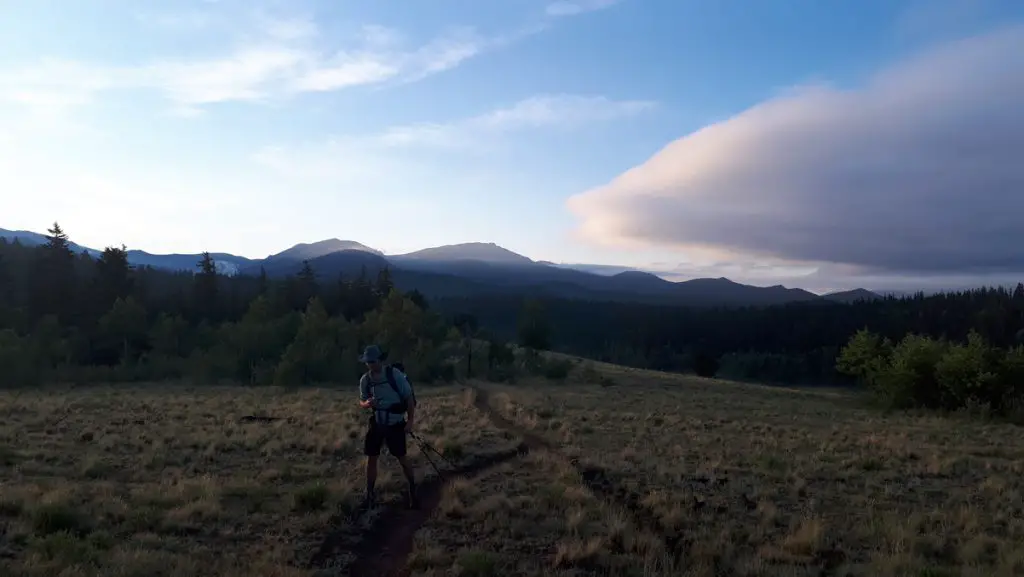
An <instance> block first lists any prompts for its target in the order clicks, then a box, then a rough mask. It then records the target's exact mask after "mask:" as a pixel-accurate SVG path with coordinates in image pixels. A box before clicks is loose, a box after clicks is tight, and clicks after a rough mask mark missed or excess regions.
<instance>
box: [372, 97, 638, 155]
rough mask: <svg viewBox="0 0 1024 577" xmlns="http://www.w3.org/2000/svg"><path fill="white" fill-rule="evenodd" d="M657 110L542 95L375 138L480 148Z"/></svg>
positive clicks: (623, 102)
mask: <svg viewBox="0 0 1024 577" xmlns="http://www.w3.org/2000/svg"><path fill="white" fill-rule="evenodd" d="M654 106H655V103H654V102H651V101H647V100H611V99H609V98H607V97H604V96H580V95H570V94H556V95H540V96H534V97H531V98H527V99H524V100H520V101H519V102H516V103H515V104H513V105H512V106H509V107H505V108H499V109H496V110H492V111H490V112H487V113H484V114H481V115H478V116H473V117H470V118H465V119H460V120H456V121H453V122H448V123H419V124H412V125H407V126H399V127H393V128H390V129H388V130H387V131H385V132H384V133H382V134H380V135H378V136H376V137H374V139H375V140H377V141H378V142H381V143H383V144H386V145H390V146H403V147H404V146H443V147H478V146H480V145H481V144H484V141H486V140H488V139H491V138H493V137H495V136H496V135H500V134H507V133H512V132H518V131H522V130H529V129H537V128H545V127H546V128H560V129H572V128H579V127H584V126H586V125H589V124H593V123H600V122H607V121H610V120H615V119H617V118H622V117H627V116H633V115H635V114H639V113H641V112H644V111H646V110H649V109H651V108H653V107H654Z"/></svg>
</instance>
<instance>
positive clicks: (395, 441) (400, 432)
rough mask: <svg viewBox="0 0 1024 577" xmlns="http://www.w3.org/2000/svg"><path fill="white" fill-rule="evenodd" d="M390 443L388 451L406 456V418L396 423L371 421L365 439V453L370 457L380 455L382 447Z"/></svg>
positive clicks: (395, 454)
mask: <svg viewBox="0 0 1024 577" xmlns="http://www.w3.org/2000/svg"><path fill="white" fill-rule="evenodd" d="M384 443H387V445H388V452H389V453H391V454H392V455H394V456H396V457H404V456H405V448H406V447H405V420H404V419H403V420H402V421H401V422H399V423H395V424H394V425H378V424H376V423H370V424H369V426H368V427H367V430H366V438H365V439H363V454H364V455H366V456H369V457H376V456H378V455H380V448H381V446H382V445H384Z"/></svg>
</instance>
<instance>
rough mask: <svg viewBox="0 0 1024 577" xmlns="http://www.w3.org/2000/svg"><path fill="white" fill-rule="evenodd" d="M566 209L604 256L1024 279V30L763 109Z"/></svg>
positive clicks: (715, 128)
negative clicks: (728, 259) (653, 251)
mask: <svg viewBox="0 0 1024 577" xmlns="http://www.w3.org/2000/svg"><path fill="white" fill-rule="evenodd" d="M568 205H569V208H570V209H571V210H572V211H573V212H574V213H575V214H576V215H578V216H579V217H580V218H581V219H582V226H581V229H580V232H581V233H582V234H583V235H584V236H585V237H587V238H589V239H590V240H593V241H597V242H603V243H612V244H627V243H644V244H650V245H661V246H678V247H703V248H705V249H712V250H720V251H724V252H730V253H743V254H747V255H754V256H760V257H773V258H781V259H786V260H793V261H803V262H819V263H820V262H831V263H841V264H845V265H853V266H855V267H858V268H864V269H873V270H881V271H885V270H887V271H929V272H951V271H968V270H970V271H979V272H980V271H989V272H992V271H1003V270H1017V271H1019V270H1024V251H1021V250H1020V246H1021V242H1022V241H1024V218H1021V214H1024V27H1013V28H1008V29H1003V30H1000V31H997V32H995V33H992V34H988V35H985V36H980V37H975V38H970V39H967V40H963V41H959V42H956V43H953V44H949V45H946V46H942V47H940V48H938V49H936V50H933V51H931V52H929V53H926V54H923V55H920V56H917V57H915V58H913V59H911V60H908V61H905V62H903V63H901V64H899V65H898V66H895V67H893V68H891V69H888V70H885V71H883V72H882V73H880V74H878V75H876V76H875V77H874V78H872V79H871V81H870V82H869V83H867V84H866V85H865V86H864V87H862V88H859V89H855V90H837V89H832V88H826V87H812V88H805V89H801V90H799V91H796V92H794V93H792V94H790V95H787V96H785V97H781V98H777V99H774V100H771V101H768V102H764V103H762V104H760V105H758V106H755V107H753V108H751V109H749V110H746V111H744V112H742V113H740V114H738V115H737V116H735V117H733V118H731V119H729V120H726V121H724V122H721V123H719V124H715V125H712V126H708V127H706V128H704V129H702V130H700V131H698V132H695V133H693V134H690V135H688V136H685V137H682V138H680V139H678V140H676V141H674V142H672V143H670V144H668V145H667V146H666V147H665V148H663V149H662V150H661V151H659V152H658V153H657V154H655V155H654V156H653V157H651V158H650V159H649V160H647V161H646V162H644V163H643V164H641V165H639V166H636V167H634V168H632V169H630V170H628V171H627V172H625V173H623V174H622V175H620V176H619V177H617V178H615V179H614V180H612V181H611V182H609V183H608V184H606V185H604V186H601V187H598V188H595V189H592V190H589V191H586V192H584V193H582V194H579V195H576V196H574V197H572V198H571V199H570V200H569V202H568Z"/></svg>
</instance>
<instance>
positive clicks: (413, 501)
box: [359, 345, 419, 509]
mask: <svg viewBox="0 0 1024 577" xmlns="http://www.w3.org/2000/svg"><path fill="white" fill-rule="evenodd" d="M383 360H384V355H383V354H382V353H381V350H380V348H379V347H378V346H377V345H370V346H368V347H366V350H365V351H364V352H363V354H362V355H361V356H360V357H359V361H360V362H363V363H366V368H367V371H366V372H365V373H363V376H362V378H360V379H359V406H360V407H362V408H363V409H372V410H373V415H372V416H371V417H370V419H369V426H368V428H367V430H366V437H365V439H364V440H363V454H365V455H366V500H365V501H364V505H365V506H372V505H373V504H374V503H375V501H376V493H375V492H374V489H375V485H376V483H377V460H378V458H379V457H380V449H381V446H382V445H383V444H385V443H386V444H387V446H388V452H390V453H391V454H392V455H394V456H395V458H396V459H398V463H399V464H400V465H401V466H402V471H403V472H404V473H405V478H406V480H407V481H408V482H409V495H408V501H407V505H408V507H409V508H411V509H414V508H417V507H419V498H418V495H416V478H415V475H414V474H413V470H412V466H411V465H409V460H408V459H407V458H406V456H405V453H406V444H405V437H406V434H407V433H410V432H412V428H413V425H414V424H415V422H416V398H415V396H414V395H413V393H412V386H411V385H410V384H409V379H408V378H407V377H406V376H405V373H404V372H402V371H400V370H398V369H397V368H395V367H393V366H387V367H385V366H384V365H383V363H382V361H383ZM405 413H408V415H409V416H408V420H406V418H405Z"/></svg>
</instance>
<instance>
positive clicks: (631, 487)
mask: <svg viewBox="0 0 1024 577" xmlns="http://www.w3.org/2000/svg"><path fill="white" fill-rule="evenodd" d="M592 367H593V369H592V370H578V371H577V373H576V374H577V375H586V378H585V379H583V380H584V381H593V382H580V379H579V378H578V377H577V378H576V379H575V381H574V382H571V383H566V384H552V383H550V382H524V383H520V384H517V385H514V386H513V385H494V384H485V383H478V384H477V386H480V387H486V389H487V390H488V391H489V392H490V402H491V406H492V407H493V409H494V410H495V411H496V412H498V413H499V414H501V415H503V416H504V417H506V418H507V419H509V420H511V421H513V422H514V423H516V424H517V425H518V426H519V427H521V428H522V429H524V430H528V431H529V432H531V433H533V434H535V435H538V436H541V437H543V438H545V439H547V440H548V441H549V442H550V443H551V444H552V445H553V446H554V450H553V451H546V450H534V451H532V452H531V453H530V454H529V455H528V456H526V457H522V458H520V459H517V460H514V461H510V462H506V463H504V464H502V465H499V466H498V467H495V468H492V469H489V470H487V471H484V472H483V473H481V474H479V475H478V476H476V477H472V478H468V479H458V480H455V481H454V482H453V485H452V486H451V487H450V488H449V489H448V490H447V492H446V493H445V495H444V496H443V498H442V500H441V503H440V505H439V506H438V508H437V509H436V510H435V511H434V512H433V515H432V517H431V518H430V519H429V520H428V522H427V523H426V524H425V525H424V526H423V527H422V528H421V529H420V531H419V532H418V534H417V536H416V539H415V543H414V549H413V552H412V554H411V556H410V557H409V559H408V566H409V568H410V569H411V573H412V575H418V576H424V577H425V576H435V577H440V576H442V575H445V576H450V575H457V576H467V577H468V576H484V575H510V576H514V575H523V576H526V575H530V576H535V575H536V576H544V575H551V576H555V575H557V576H560V577H568V576H582V575H594V574H599V575H621V576H627V575H637V576H650V577H655V576H666V577H667V576H669V575H672V576H682V575H693V576H703V575H707V576H710V575H716V574H717V575H723V574H725V575H794V576H796V575H865V576H867V575H872V576H874V575H878V576H887V575H913V576H940V575H967V576H973V575H977V576H1003V575H1019V574H1024V478H1022V475H1021V473H1022V472H1024V429H1020V428H1017V427H1012V426H1007V425H997V424H986V423H980V422H971V421H968V420H962V419H944V418H939V417H934V416H901V415H890V416H883V415H881V414H879V413H876V412H873V411H871V410H869V409H865V408H860V405H859V403H858V400H857V399H856V398H855V397H852V396H850V395H847V394H843V393H838V392H826V393H815V392H806V391H791V390H782V389H772V388H765V387H753V386H748V385H739V384H731V383H722V382H719V381H708V380H702V379H689V378H682V377H677V376H669V375H662V374H658V373H649V372H646V371H634V370H626V369H622V368H620V367H612V366H600V365H592ZM419 394H420V398H421V403H422V415H421V417H420V421H421V423H422V427H421V432H422V433H424V434H425V435H426V436H428V437H429V438H431V439H432V440H433V441H434V442H435V444H436V445H437V446H438V447H439V448H444V449H446V450H447V451H448V452H449V453H450V454H453V455H460V454H461V455H467V456H468V455H472V454H482V453H489V452H494V451H499V450H502V449H504V448H507V447H508V446H510V445H512V444H514V443H515V442H516V439H514V438H511V437H512V436H511V435H508V434H503V433H501V432H499V431H498V429H496V428H495V427H494V426H493V425H492V424H491V422H490V421H489V420H488V418H487V417H486V416H485V415H484V414H482V413H480V412H477V411H475V409H473V408H472V407H471V403H470V402H469V401H471V399H467V398H466V396H465V395H464V394H463V393H462V390H461V389H459V388H456V387H452V388H445V389H440V390H430V391H420V393H419ZM260 413H266V414H272V415H275V416H279V417H282V418H283V419H282V420H279V421H276V422H273V423H269V424H239V423H237V422H236V420H237V418H238V417H239V416H241V415H244V414H260ZM362 419H363V417H362V416H361V415H360V413H359V411H358V410H357V409H356V408H355V406H354V403H353V394H352V393H351V391H348V390H342V391H339V392H332V391H327V390H304V391H300V392H285V391H280V390H275V389H248V388H212V387H211V388H195V389H186V388H182V387H166V386H163V387H133V388H100V389H96V388H90V389H80V390H64V391H60V392H56V391H48V392H38V393H25V394H22V395H21V396H19V397H17V398H15V397H14V396H13V395H12V394H9V393H0V471H2V472H3V473H2V474H0V574H2V575H5V576H6V575H12V576H22V575H26V576H41V575H69V576H70V575H87V576H88V575H111V576H119V575H139V576H143V575H145V576H151V575H227V576H230V575H239V576H241V575H245V576H259V575H268V576H290V575H313V574H331V572H330V570H326V571H321V572H320V573H315V572H314V571H312V570H307V569H305V568H304V567H303V566H304V564H305V562H306V561H307V560H308V559H310V558H311V556H312V555H313V552H314V551H315V550H316V549H317V548H318V546H319V545H320V542H321V541H322V540H323V539H324V537H325V536H326V535H327V533H328V532H330V531H335V533H336V532H337V530H338V528H337V527H336V526H335V525H336V524H335V523H332V517H336V516H337V515H338V514H339V511H340V512H344V511H347V510H350V509H351V508H352V507H353V505H354V504H355V502H356V501H357V500H358V499H359V498H360V497H361V494H362V489H363V487H362V482H363V481H362V479H363V477H362V476H363V471H362V460H361V459H360V458H359V451H360V443H361V431H362V425H363V423H362ZM338 438H342V439H345V443H344V446H343V447H342V448H341V449H340V451H337V454H335V451H334V447H333V444H334V441H335V440H336V439H338ZM410 447H414V445H410ZM413 454H414V455H415V450H414V449H413ZM417 460H418V461H419V462H420V463H421V464H422V467H421V469H420V471H421V474H426V473H428V472H431V471H430V469H429V468H428V467H427V466H426V464H425V463H424V462H423V460H422V459H417ZM379 484H380V487H381V490H382V492H383V493H384V494H383V498H385V499H394V498H398V497H399V496H400V492H401V490H402V489H403V481H402V479H401V476H400V474H399V471H398V469H397V466H396V465H395V464H394V462H393V461H391V460H384V461H383V462H382V469H381V477H380V481H379ZM372 521H373V518H372V516H371V517H369V518H367V519H366V520H364V521H363V522H362V524H363V525H365V524H366V523H370V522H372ZM358 529H359V527H354V528H353V529H352V531H351V534H349V535H347V536H346V537H345V538H346V539H349V540H350V541H353V542H354V541H355V540H357V539H358V538H359V535H360V533H359V530H358ZM343 549H344V547H343ZM338 561H339V563H338V568H337V569H335V571H336V574H344V572H343V571H344V570H343V569H342V568H341V567H343V566H344V562H345V560H344V559H339V560H338Z"/></svg>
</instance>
